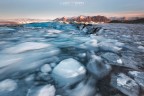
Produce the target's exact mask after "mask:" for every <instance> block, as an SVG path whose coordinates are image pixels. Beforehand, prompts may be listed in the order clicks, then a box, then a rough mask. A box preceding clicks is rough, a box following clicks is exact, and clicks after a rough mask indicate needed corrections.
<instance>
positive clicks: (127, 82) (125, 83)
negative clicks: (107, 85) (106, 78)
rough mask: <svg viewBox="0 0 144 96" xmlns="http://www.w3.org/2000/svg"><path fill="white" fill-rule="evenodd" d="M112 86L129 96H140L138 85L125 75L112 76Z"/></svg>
mask: <svg viewBox="0 0 144 96" xmlns="http://www.w3.org/2000/svg"><path fill="white" fill-rule="evenodd" d="M111 85H112V86H113V87H115V88H117V89H118V90H120V91H121V92H122V93H124V94H126V95H128V96H139V91H140V88H139V86H138V84H137V83H136V82H135V81H134V80H133V79H131V78H130V77H128V76H126V75H125V74H123V73H120V74H118V75H116V76H115V75H112V79H111Z"/></svg>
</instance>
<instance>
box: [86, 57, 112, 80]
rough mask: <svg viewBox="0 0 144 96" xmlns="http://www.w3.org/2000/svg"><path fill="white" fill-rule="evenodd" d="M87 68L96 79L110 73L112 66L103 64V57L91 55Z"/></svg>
mask: <svg viewBox="0 0 144 96" xmlns="http://www.w3.org/2000/svg"><path fill="white" fill-rule="evenodd" d="M89 57H90V60H89V62H88V64H87V69H88V71H89V72H90V73H92V74H93V76H94V77H95V78H96V79H101V78H103V77H105V76H106V75H108V74H109V72H110V71H111V66H110V65H107V64H103V61H102V58H101V57H99V56H96V55H90V56H89Z"/></svg>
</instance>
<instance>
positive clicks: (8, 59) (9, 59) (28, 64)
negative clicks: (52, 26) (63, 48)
mask: <svg viewBox="0 0 144 96" xmlns="http://www.w3.org/2000/svg"><path fill="white" fill-rule="evenodd" d="M45 51H46V52H41V51H37V52H28V53H27V52H26V53H22V54H14V55H13V54H3V55H2V56H1V57H2V58H0V61H1V66H0V67H1V70H0V79H4V78H6V77H8V76H13V77H14V76H22V74H27V73H29V72H33V71H35V70H36V69H37V68H38V67H40V66H42V65H43V64H45V63H47V62H48V63H51V62H54V61H56V59H57V58H55V56H56V55H58V54H59V52H60V51H59V49H57V48H53V49H51V50H45ZM3 74H5V75H3Z"/></svg>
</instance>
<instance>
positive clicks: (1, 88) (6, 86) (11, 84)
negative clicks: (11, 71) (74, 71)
mask: <svg viewBox="0 0 144 96" xmlns="http://www.w3.org/2000/svg"><path fill="white" fill-rule="evenodd" d="M16 88H17V83H16V81H14V80H12V79H6V80H3V81H1V82H0V93H1V92H11V91H14V90H15V89H16Z"/></svg>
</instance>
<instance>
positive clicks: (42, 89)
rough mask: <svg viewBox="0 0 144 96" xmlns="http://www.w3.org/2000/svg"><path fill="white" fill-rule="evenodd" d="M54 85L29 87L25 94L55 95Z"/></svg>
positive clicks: (37, 95)
mask: <svg viewBox="0 0 144 96" xmlns="http://www.w3.org/2000/svg"><path fill="white" fill-rule="evenodd" d="M55 91H56V89H55V87H54V86H53V85H50V84H49V85H45V86H37V87H35V88H32V89H29V91H28V94H27V96H55Z"/></svg>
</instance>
